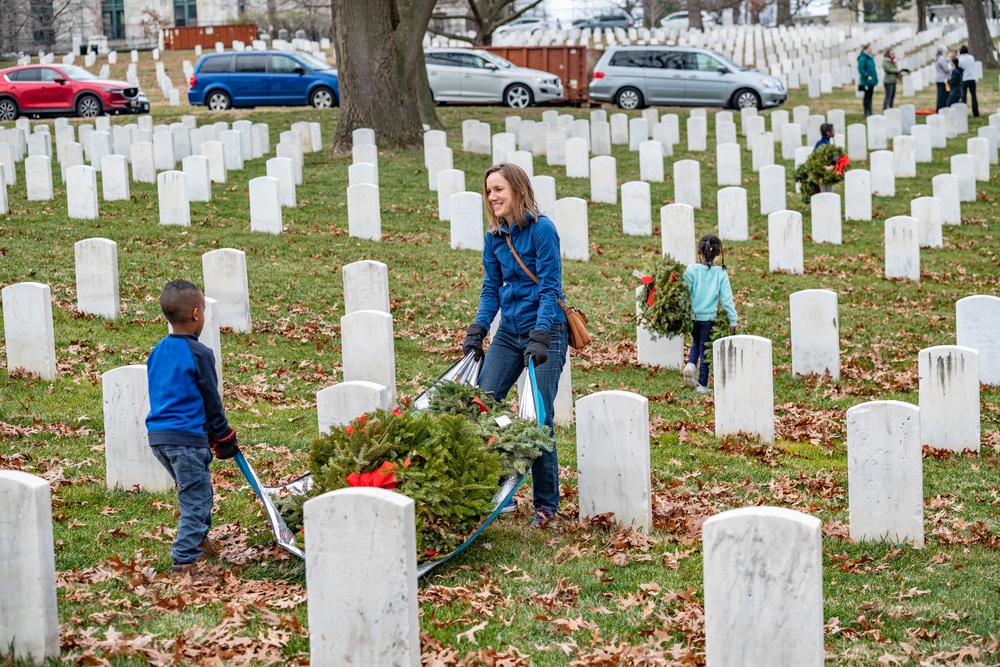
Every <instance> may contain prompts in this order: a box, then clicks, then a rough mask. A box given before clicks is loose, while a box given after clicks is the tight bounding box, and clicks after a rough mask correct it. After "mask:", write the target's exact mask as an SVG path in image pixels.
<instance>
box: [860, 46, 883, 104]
mask: <svg viewBox="0 0 1000 667" xmlns="http://www.w3.org/2000/svg"><path fill="white" fill-rule="evenodd" d="M877 85H878V72H877V71H876V70H875V58H873V57H872V45H871V44H865V45H864V46H863V47H862V49H861V53H860V54H858V89H859V90H863V91H865V100H864V105H865V118H867V117H868V116H871V115H872V96H873V95H874V94H875V86H877Z"/></svg>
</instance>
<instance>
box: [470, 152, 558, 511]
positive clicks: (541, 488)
mask: <svg viewBox="0 0 1000 667" xmlns="http://www.w3.org/2000/svg"><path fill="white" fill-rule="evenodd" d="M484 197H485V199H486V212H487V215H488V217H489V225H488V229H487V231H486V239H485V242H484V247H483V268H484V269H485V275H484V276H483V288H482V291H481V292H480V296H479V312H478V313H477V314H476V321H475V323H474V324H472V325H471V326H470V327H469V329H468V332H467V333H466V337H465V342H464V344H463V346H462V348H463V352H464V353H465V354H466V355H468V354H470V353H471V354H475V355H476V358H477V359H482V357H483V340H484V339H485V338H486V334H487V332H488V331H489V327H490V324H491V323H492V322H493V318H494V317H496V314H497V311H499V312H500V327H499V329H498V330H497V332H496V334H495V335H494V336H493V340H492V342H491V343H490V348H489V350H488V351H487V352H486V360H485V361H484V362H483V369H482V371H481V372H480V374H479V386H480V387H481V388H482V389H484V390H485V391H489V392H493V396H494V397H495V398H496V399H497V400H502V399H503V398H505V397H506V396H507V392H508V391H509V390H510V388H511V387H512V386H513V385H514V383H515V382H517V379H518V377H519V376H520V375H521V371H522V370H523V369H524V368H525V367H526V366H527V365H528V360H529V359H534V361H535V378H536V380H537V382H538V385H537V386H538V390H539V392H540V393H541V395H542V402H543V404H544V406H545V425H546V426H547V427H548V428H549V437H550V438H552V440H553V443H552V451H551V452H542V455H541V456H540V457H538V458H537V459H535V462H534V464H533V465H532V466H531V477H532V482H533V485H534V503H535V519H534V521H532V522H531V525H532V526H536V527H541V526H544V525H545V524H546V523H548V521H549V520H550V519H551V518H552V516H553V515H554V514H555V513H556V510H558V509H559V460H558V457H557V456H556V448H555V432H554V430H553V427H552V415H553V412H554V403H555V397H556V390H557V389H558V387H559V375H560V373H562V369H563V364H564V363H565V361H566V348H567V345H568V343H569V331H568V329H567V328H566V315H565V313H563V310H562V308H561V307H560V306H559V304H558V303H557V301H558V300H559V299H564V297H563V291H562V257H561V254H560V250H559V235H558V234H557V233H556V227H555V225H554V224H553V223H552V221H551V220H549V219H548V218H547V217H545V216H544V215H542V214H541V212H540V211H539V210H538V204H537V203H536V202H535V193H534V192H533V191H532V189H531V181H530V179H529V178H528V175H527V174H526V173H525V172H524V170H523V169H521V168H520V167H518V166H517V165H513V164H508V163H503V164H498V165H494V166H492V167H490V168H489V169H487V170H486V176H485V178H484ZM512 250H513V251H516V253H517V255H519V256H520V259H521V262H523V263H524V267H525V268H527V269H528V270H529V271H531V273H532V274H533V275H534V276H535V277H536V278H537V279H538V280H537V282H536V281H535V280H533V279H532V277H531V276H529V275H528V273H527V272H526V271H525V270H524V268H522V267H521V265H520V264H519V263H518V261H517V258H516V257H515V255H514V252H513V251H512Z"/></svg>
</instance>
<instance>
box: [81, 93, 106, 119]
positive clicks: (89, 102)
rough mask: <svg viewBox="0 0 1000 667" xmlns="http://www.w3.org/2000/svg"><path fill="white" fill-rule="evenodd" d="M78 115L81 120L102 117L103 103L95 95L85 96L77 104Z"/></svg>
mask: <svg viewBox="0 0 1000 667" xmlns="http://www.w3.org/2000/svg"><path fill="white" fill-rule="evenodd" d="M76 115H77V116H80V117H81V118H94V117H95V116H100V115H101V101H100V100H99V99H97V98H96V97H94V96H93V95H84V96H83V97H81V98H80V99H79V100H77V102H76Z"/></svg>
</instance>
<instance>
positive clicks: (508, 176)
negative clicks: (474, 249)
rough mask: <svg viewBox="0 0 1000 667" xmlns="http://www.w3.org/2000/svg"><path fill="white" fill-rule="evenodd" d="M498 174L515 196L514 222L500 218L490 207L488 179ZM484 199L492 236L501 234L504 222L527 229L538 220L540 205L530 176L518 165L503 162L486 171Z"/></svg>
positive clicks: (488, 227) (488, 228)
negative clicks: (487, 187) (487, 188)
mask: <svg viewBox="0 0 1000 667" xmlns="http://www.w3.org/2000/svg"><path fill="white" fill-rule="evenodd" d="M497 172H499V173H500V175H501V176H503V177H504V180H506V181H507V184H508V185H509V186H510V190H511V192H512V193H513V194H514V201H513V208H514V210H513V213H512V215H511V217H512V218H513V219H512V220H506V219H501V218H498V217H497V214H496V213H494V212H493V207H492V206H490V205H489V201H488V198H489V195H488V194H487V192H486V179H488V178H489V177H490V174H495V173H497ZM483 199H484V200H487V201H484V203H485V204H486V215H488V216H489V218H490V223H489V225H487V230H486V231H488V232H489V233H490V234H499V233H500V224H501V223H503V222H506V223H508V224H512V225H517V226H519V227H521V226H525V227H526V226H528V225H530V224H531V223H532V222H533V221H534V220H536V219H537V218H538V203H537V202H536V201H535V191H534V190H532V189H531V179H530V178H528V174H527V173H525V171H524V169H521V168H520V167H518V166H517V165H516V164H511V163H510V162H501V163H500V164H495V165H493V166H492V167H490V168H489V169H487V170H486V174H485V175H484V176H483Z"/></svg>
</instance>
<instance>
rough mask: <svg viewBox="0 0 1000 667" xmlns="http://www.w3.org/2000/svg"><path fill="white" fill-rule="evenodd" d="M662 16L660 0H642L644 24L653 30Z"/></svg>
mask: <svg viewBox="0 0 1000 667" xmlns="http://www.w3.org/2000/svg"><path fill="white" fill-rule="evenodd" d="M659 18H660V0H642V25H643V26H644V27H646V28H649V29H650V30H652V29H653V28H655V27H656V22H657V21H658V20H659Z"/></svg>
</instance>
